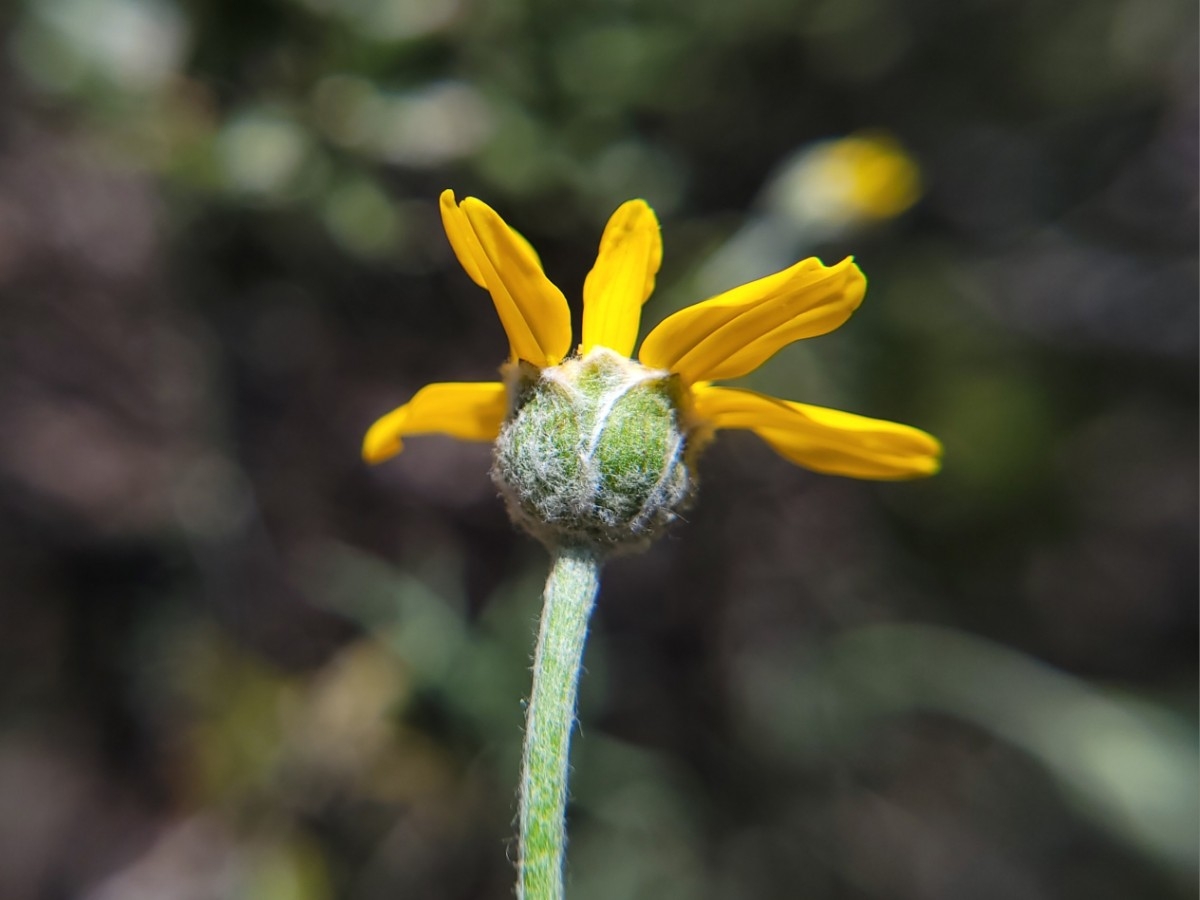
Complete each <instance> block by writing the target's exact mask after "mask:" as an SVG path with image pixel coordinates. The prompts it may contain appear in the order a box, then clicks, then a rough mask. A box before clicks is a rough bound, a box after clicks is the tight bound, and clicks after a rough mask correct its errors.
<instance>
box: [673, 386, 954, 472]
mask: <svg viewBox="0 0 1200 900" xmlns="http://www.w3.org/2000/svg"><path fill="white" fill-rule="evenodd" d="M693 395H694V403H695V411H696V415H697V416H698V417H699V418H701V419H702V420H704V421H706V422H707V423H708V424H709V425H710V426H711V427H713V428H718V429H720V428H741V429H747V430H749V431H753V432H754V433H755V434H757V435H758V436H759V437H760V438H762V439H763V440H764V441H766V442H767V444H768V445H769V446H770V447H771V448H772V449H773V450H775V452H776V453H778V454H779V455H780V456H782V457H784V458H785V459H787V460H789V461H790V462H793V463H795V464H797V465H800V466H804V467H805V468H807V469H812V470H814V471H816V472H823V473H825V474H828V475H844V476H847V477H850V478H864V479H873V480H903V479H910V478H922V477H926V476H929V475H934V474H936V473H937V472H938V471H939V469H940V468H941V456H942V445H941V443H940V442H939V441H938V440H937V438H935V437H933V435H931V434H928V433H926V432H924V431H921V430H920V429H919V428H913V427H912V426H911V425H902V424H900V423H899V422H890V421H887V420H885V419H872V418H868V417H867V416H859V415H856V414H854V413H848V412H842V411H841V410H836V409H828V408H826V407H822V406H810V405H808V404H805V403H795V402H792V401H789V400H780V399H778V398H775V397H768V396H766V395H764V394H758V393H755V392H754V391H746V390H741V389H739V388H718V387H709V386H704V387H702V388H700V389H698V390H694V391H693Z"/></svg>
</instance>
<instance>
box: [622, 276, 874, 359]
mask: <svg viewBox="0 0 1200 900" xmlns="http://www.w3.org/2000/svg"><path fill="white" fill-rule="evenodd" d="M866 289H867V280H866V277H865V276H864V275H863V273H862V270H861V269H859V268H858V266H857V265H855V263H854V259H853V257H849V256H848V257H846V258H845V259H843V260H841V261H840V262H838V263H835V264H834V265H832V266H826V265H824V264H823V263H822V262H821V261H820V260H819V259H816V258H810V259H805V260H801V261H800V262H798V263H796V264H795V265H793V266H790V267H789V268H787V269H784V270H783V271H781V272H776V273H775V274H774V275H768V276H767V277H766V278H760V279H759V280H757V281H752V282H750V283H749V284H744V285H742V286H741V287H737V288H734V289H733V290H731V291H726V292H725V293H724V294H720V295H719V296H717V297H713V298H712V299H710V300H705V301H703V302H702V303H697V304H695V305H694V306H689V307H687V308H685V309H682V310H680V311H679V312H677V313H675V314H674V315H672V316H668V317H667V318H666V319H664V320H663V321H662V322H661V323H659V325H658V326H657V327H656V328H655V329H654V330H653V331H651V332H650V334H649V335H647V336H646V340H645V341H643V342H642V348H641V351H640V352H639V359H640V360H641V361H642V362H643V363H645V364H646V365H648V366H651V367H654V368H663V369H669V370H670V371H672V372H676V373H678V374H679V375H680V376H681V377H682V378H683V379H684V380H685V381H687V382H690V383H694V382H697V381H703V380H719V379H727V378H739V377H741V376H742V375H746V374H748V373H750V372H752V371H754V370H755V369H757V368H758V367H759V366H760V365H762V364H763V363H764V362H766V360H768V359H769V358H770V357H772V356H773V355H774V354H775V353H776V352H777V351H778V350H779V349H780V348H782V347H784V346H786V345H787V344H790V343H792V342H793V341H797V340H801V339H802V338H809V337H816V336H817V335H821V334H825V333H827V332H830V331H833V330H834V329H835V328H837V327H838V326H840V325H841V324H842V323H843V322H845V321H846V320H847V319H848V318H849V317H850V315H851V314H852V313H853V312H854V310H856V309H857V308H858V306H859V304H861V303H862V300H863V296H864V295H865V293H866Z"/></svg>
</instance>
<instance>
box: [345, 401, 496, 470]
mask: <svg viewBox="0 0 1200 900" xmlns="http://www.w3.org/2000/svg"><path fill="white" fill-rule="evenodd" d="M507 411H508V399H507V396H506V393H505V389H504V385H503V384H501V383H500V382H498V381H484V382H461V381H455V382H447V383H440V384H430V385H426V386H425V387H423V388H421V390H419V391H417V393H416V394H414V395H413V398H412V399H411V400H409V401H408V402H407V403H405V404H404V405H403V406H401V407H400V408H399V409H394V410H392V411H391V412H390V413H388V414H387V415H386V416H384V417H383V418H381V419H379V420H378V421H377V422H376V423H375V424H374V425H372V426H371V427H370V428H369V429H368V430H367V436H366V437H365V438H363V447H362V455H363V459H365V460H366V461H367V462H369V463H378V462H383V461H384V460H385V459H388V458H389V457H392V456H395V455H396V454H397V453H399V452H400V451H401V450H402V449H403V446H404V445H403V442H402V441H401V438H402V437H406V436H408V435H412V434H429V433H438V434H448V435H450V436H451V437H456V438H459V439H460V440H464V441H493V440H495V439H496V435H498V434H499V433H500V425H501V424H502V423H503V421H504V416H505V413H506V412H507Z"/></svg>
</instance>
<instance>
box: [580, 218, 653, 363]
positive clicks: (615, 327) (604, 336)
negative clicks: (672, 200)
mask: <svg viewBox="0 0 1200 900" xmlns="http://www.w3.org/2000/svg"><path fill="white" fill-rule="evenodd" d="M661 264H662V236H661V235H660V234H659V231H658V219H657V218H656V217H655V215H654V210H652V209H651V208H650V207H649V206H647V205H646V201H644V200H630V201H628V202H626V203H622V204H621V205H620V206H619V207H618V208H617V211H616V212H615V213H613V214H612V217H611V218H610V219H609V220H608V225H607V226H606V227H605V229H604V236H603V237H601V238H600V252H599V254H597V256H596V264H595V265H594V266H593V267H592V271H590V272H589V273H588V276H587V279H586V280H585V281H584V283H583V346H582V348H581V349H582V352H583V353H584V354H587V352H588V351H589V350H591V349H592V348H593V347H608V348H609V349H610V350H615V351H616V352H617V353H619V354H621V355H622V356H632V355H633V345H634V342H635V341H637V331H638V323H639V322H640V321H641V317H642V304H643V303H645V302H646V298H647V297H649V296H650V294H651V292H652V291H653V290H654V276H655V275H656V274H658V267H659V266H660V265H661Z"/></svg>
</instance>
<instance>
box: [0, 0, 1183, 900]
mask: <svg viewBox="0 0 1200 900" xmlns="http://www.w3.org/2000/svg"><path fill="white" fill-rule="evenodd" d="M1196 33H1197V11H1196V7H1195V4H1194V3H1193V2H1192V0H1061V2H1055V3H1048V2H1047V3H1042V2H1036V0H740V2H728V0H687V2H683V0H645V2H639V3H634V2H632V0H624V2H622V0H608V2H601V0H582V2H567V0H559V2H555V0H511V2H491V3H487V2H483V0H247V2H234V0H24V2H17V3H16V4H15V5H13V4H9V5H6V6H5V7H4V10H3V12H0V417H2V418H0V421H2V422H3V424H2V426H0V623H2V624H0V897H3V898H6V900H26V898H30V900H32V898H46V900H49V898H87V900H176V898H178V900H193V898H195V900H208V898H221V900H223V898H238V900H242V898H244V900H324V898H353V900H374V898H397V897H404V898H431V900H457V898H462V900H467V898H481V900H482V898H504V897H508V896H510V893H511V890H512V886H511V885H512V881H513V871H512V865H511V861H510V857H511V856H512V853H513V847H512V842H511V837H510V835H511V833H512V820H513V817H514V814H515V800H514V791H515V784H516V767H517V757H518V753H519V742H520V724H521V719H522V708H521V702H520V701H521V698H522V696H523V695H524V694H525V692H526V691H527V689H528V664H529V656H530V652H531V648H532V640H533V627H534V620H535V617H536V614H537V609H538V604H539V593H540V587H541V582H542V579H543V578H544V576H545V572H546V569H547V557H546V554H545V552H544V551H543V550H542V548H541V547H539V546H538V545H536V544H535V543H534V542H533V541H531V540H530V539H528V538H526V537H523V536H521V535H518V534H516V533H515V532H514V530H513V529H512V528H511V527H510V525H509V524H508V522H507V521H506V519H505V515H504V512H503V510H502V506H501V503H500V502H499V501H498V500H497V498H496V496H495V494H496V492H495V490H494V488H493V487H492V486H491V484H490V482H489V480H488V477H487V468H488V464H489V458H488V448H487V447H486V446H484V445H479V444H460V443H455V442H453V441H451V440H449V439H442V438H437V437H430V438H420V439H413V440H411V441H410V442H409V443H408V446H407V449H406V451H405V453H404V454H403V455H401V456H400V457H399V458H397V459H396V460H394V461H392V462H389V463H387V464H385V465H383V466H380V467H378V468H376V469H368V468H367V467H365V466H364V465H363V464H362V463H361V462H360V461H359V458H358V450H359V442H360V440H361V437H362V434H363V432H364V430H365V429H366V427H367V425H368V424H369V423H370V422H371V421H372V420H373V419H374V418H375V417H377V416H379V415H381V414H382V413H384V412H386V411H388V410H389V409H391V408H392V407H394V406H397V405H399V404H400V403H402V402H404V401H405V400H407V399H408V397H409V396H411V394H412V393H413V391H415V390H416V389H417V388H418V387H420V386H421V385H422V384H424V383H426V382H429V381H448V380H457V379H471V380H474V379H491V378H492V377H494V372H495V368H496V366H497V365H498V364H499V363H500V362H501V361H502V358H503V356H504V355H505V352H506V348H507V344H506V342H505V338H504V335H503V332H502V330H501V328H500V325H499V323H498V321H497V319H496V316H495V314H494V311H493V309H492V307H491V303H490V301H489V299H488V297H487V295H486V294H485V293H484V292H482V291H480V290H479V289H477V288H476V287H475V286H474V285H473V284H471V282H470V281H469V279H468V278H467V277H466V276H465V275H464V274H463V273H462V271H461V270H460V269H459V267H458V265H457V264H456V262H455V261H454V259H453V256H452V255H451V253H450V251H449V248H448V245H447V244H446V241H445V238H444V236H443V234H442V232H441V227H440V223H439V221H438V216H437V210H436V200H437V195H438V193H439V192H440V191H441V190H442V189H443V188H446V187H452V188H454V189H455V190H456V191H457V193H458V195H459V196H460V197H461V196H464V195H467V194H475V195H477V196H480V197H481V198H483V199H485V200H486V201H487V202H489V203H490V204H492V205H493V206H494V207H495V208H497V209H498V210H499V211H500V212H501V213H502V215H504V216H505V217H506V218H507V219H508V220H509V221H510V222H511V223H512V224H513V225H514V226H515V227H517V228H519V229H520V230H522V231H523V232H524V233H525V234H526V235H527V236H528V237H529V238H530V239H531V241H532V242H533V243H534V244H535V245H536V246H537V247H538V249H539V250H540V252H541V255H542V258H543V260H544V262H545V265H546V268H547V270H548V272H549V273H550V275H551V277H552V278H554V279H555V280H556V281H557V283H558V284H560V285H561V286H562V287H563V289H564V292H565V293H566V294H567V295H568V297H569V298H571V300H572V302H573V303H575V304H577V302H578V297H579V295H580V288H581V285H582V281H583V277H584V275H585V274H586V272H587V270H588V268H589V267H590V265H591V262H592V260H593V257H594V253H595V248H596V246H597V243H598V240H599V235H600V232H601V229H602V228H603V224H604V221H605V219H606V217H607V215H608V214H609V213H610V212H611V211H612V209H613V208H615V207H616V205H617V204H618V203H620V202H621V201H623V200H625V199H628V198H630V197H635V196H641V197H645V198H646V199H647V200H649V201H650V202H651V203H652V205H654V206H655V208H656V209H657V211H658V213H659V216H660V218H661V220H662V223H663V235H664V241H665V245H666V255H665V262H664V265H663V270H662V273H661V276H660V278H659V292H658V294H657V295H656V297H655V298H654V299H652V300H651V302H650V303H649V304H648V305H647V308H646V317H645V318H646V320H647V324H648V325H653V324H654V323H655V322H656V321H658V320H659V318H661V317H662V316H663V315H664V314H665V313H666V312H668V311H670V310H673V309H675V308H678V307H680V306H682V305H684V304H686V303H690V302H694V301H696V300H700V299H703V297H704V296H707V295H708V294H710V293H712V292H713V291H715V290H716V289H717V288H718V287H724V286H725V284H721V285H718V284H717V282H718V281H725V282H726V283H729V282H732V281H738V280H746V279H748V278H752V277H755V276H758V275H762V274H765V271H766V270H767V269H769V267H771V266H775V265H784V264H787V263H790V262H791V261H793V260H794V259H796V258H799V257H802V256H805V255H809V254H818V255H821V256H822V257H824V258H825V259H826V260H827V261H832V260H834V259H837V258H840V256H842V255H844V254H846V253H854V254H855V255H856V256H857V258H858V261H859V263H860V265H861V266H862V267H863V269H864V270H865V271H866V273H867V275H868V278H869V279H870V289H869V291H868V295H867V300H866V302H865V303H864V305H863V307H862V308H861V310H860V311H859V312H858V313H857V314H856V315H855V316H854V318H853V319H852V320H851V321H850V322H849V323H848V324H847V325H846V326H845V327H843V328H842V329H841V330H840V331H839V332H837V333H835V334H831V335H828V336H826V337H823V338H820V339H818V340H814V341H809V342H805V343H804V344H802V345H794V346H792V347H790V348H787V349H786V350H784V351H783V352H781V353H780V354H779V355H778V356H777V357H776V358H775V359H774V360H772V361H771V362H770V363H769V364H768V365H767V366H765V367H764V368H763V369H762V370H760V371H759V372H757V373H755V375H754V376H753V377H751V378H748V379H746V380H745V383H746V384H749V385H751V386H754V387H756V388H758V389H761V390H764V391H768V392H771V393H774V394H778V395H781V396H784V397H789V398H793V399H798V400H804V401H807V402H813V403H819V404H824V405H830V406H836V407H839V408H843V409H848V410H852V411H855V412H859V413H863V414H867V415H874V416H879V417H883V418H889V419H895V420H898V421H903V422H908V423H911V424H914V425H917V426H920V427H922V428H925V429H927V430H929V431H931V432H933V433H934V434H937V435H938V436H939V437H941V438H942V439H943V441H944V442H945V446H946V460H945V470H944V471H943V472H942V474H941V475H939V476H938V477H936V478H933V479H930V480H928V481H924V482H913V483H902V484H873V483H867V482H856V481H851V480H844V479H837V478H829V477H822V476H817V475H813V474H811V473H808V472H806V471H803V470H800V469H797V468H794V467H792V466H790V465H788V464H787V463H785V462H784V461H782V460H781V459H779V458H777V457H775V456H774V455H773V454H772V453H771V451H770V450H769V449H767V448H766V447H765V446H764V445H763V444H761V443H760V442H759V441H757V439H756V438H754V437H753V436H752V435H749V434H746V433H728V434H723V435H721V437H720V439H719V440H718V441H717V442H716V443H715V444H714V445H713V447H712V448H711V449H710V450H709V451H708V452H707V454H706V455H705V457H704V458H703V460H702V465H701V478H702V481H703V485H702V493H701V497H700V500H699V503H698V505H697V506H696V507H695V508H694V509H693V510H692V512H691V513H690V515H689V517H688V519H689V520H688V521H687V522H686V523H685V524H683V525H682V526H681V527H679V528H677V529H676V530H675V531H674V532H673V533H672V534H671V535H670V536H669V537H668V538H666V539H665V540H663V541H661V542H660V543H659V544H658V545H657V546H655V547H654V548H653V549H651V550H650V551H649V552H647V553H646V554H644V555H641V556H637V557H630V558H625V559H620V560H617V561H615V562H613V563H612V564H611V565H610V566H608V568H607V569H606V572H605V580H604V587H603V591H602V595H601V599H600V603H599V608H598V612H597V615H596V619H595V622H594V628H593V634H592V639H591V643H590V645H589V650H588V656H587V668H588V671H587V673H586V676H585V679H584V685H583V697H582V709H581V717H582V734H581V736H580V737H579V738H578V739H577V742H576V745H575V753H574V764H575V776H574V779H575V780H574V802H573V805H572V808H571V835H572V843H571V846H570V897H571V898H573V900H576V898H578V900H585V898H635V897H636V898H667V900H673V898H679V900H684V898H714V900H726V898H730V900H741V898H745V900H751V898H753V900H757V898H781V900H782V898H814V900H816V898H889V900H890V898H896V900H909V898H911V900H925V898H929V900H959V898H982V900H991V898H996V900H1007V898H1012V900H1017V898H1020V900H1040V898H1047V900H1048V898H1089V900H1096V898H1100V900H1103V898H1113V900H1117V898H1120V900H1128V898H1174V897H1180V898H1183V897H1190V896H1194V895H1195V879H1196V868H1197V858H1196V857H1197V740H1196V718H1197V715H1196V706H1197V704H1196V685H1197V672H1196V661H1197V628H1196V626H1197V603H1196V600H1197V524H1196V514H1197V508H1196V507H1197V415H1196V412H1197V367H1196V357H1197V296H1196V294H1197V239H1198V234H1197V130H1198V123H1197V38H1196ZM864 135H865V136H866V137H862V136H864ZM852 136H857V137H852ZM848 137H850V138H851V139H852V140H856V141H862V140H866V141H875V142H877V143H878V146H881V147H886V148H888V149H887V151H886V153H885V154H884V155H885V156H886V159H884V161H883V163H884V165H883V169H880V168H879V166H877V165H875V164H874V163H872V164H871V165H875V167H874V168H871V166H867V168H868V169H870V171H866V172H864V171H860V170H856V169H854V167H853V166H851V168H850V169H849V170H846V168H845V166H844V165H843V166H841V168H838V166H837V165H836V164H835V163H836V159H837V158H838V157H837V151H838V148H841V147H845V146H846V145H845V144H844V143H841V141H842V139H845V138H848ZM830 142H833V143H830ZM881 152H882V151H881ZM831 153H832V154H833V155H832V156H831ZM831 159H832V160H834V162H831V161H830V160H831ZM876 162H878V160H876ZM889 167H890V168H889ZM914 167H915V168H914ZM860 169H861V167H860ZM880 171H883V172H884V176H882V177H881V176H880V175H879V172H880ZM916 171H919V173H920V174H919V188H918V187H917V186H916V185H917V180H916V177H915V176H914V172H916ZM872 173H874V174H872ZM901 173H907V174H906V175H905V177H906V178H908V185H907V187H906V188H905V190H904V191H900V193H901V194H904V193H905V192H907V193H908V195H907V196H904V197H896V196H893V197H891V199H890V200H889V199H888V197H887V196H886V195H887V194H888V192H889V191H892V193H895V192H896V181H897V179H899V178H900V177H901ZM873 179H874V180H873ZM881 192H882V194H883V195H885V196H883V197H882V198H881V197H880V193H881ZM918 193H919V195H920V196H919V199H918V198H917V194H918ZM914 200H915V201H916V202H915V203H914V202H913V201H914ZM578 314H579V311H578V308H576V309H575V315H576V321H578Z"/></svg>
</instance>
